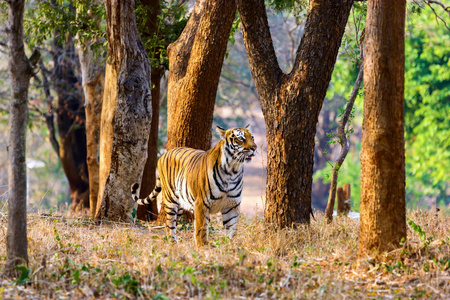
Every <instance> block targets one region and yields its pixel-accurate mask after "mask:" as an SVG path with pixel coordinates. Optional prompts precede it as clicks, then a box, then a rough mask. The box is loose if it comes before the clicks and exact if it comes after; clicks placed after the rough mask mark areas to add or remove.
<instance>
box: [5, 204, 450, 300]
mask: <svg viewBox="0 0 450 300" xmlns="http://www.w3.org/2000/svg"><path fill="white" fill-rule="evenodd" d="M409 218H410V219H411V220H412V221H413V222H414V223H415V224H417V225H418V226H419V227H420V228H419V227H416V228H415V229H413V228H412V227H411V226H409V227H408V243H407V244H406V245H404V247H403V248H401V249H398V250H396V251H392V252H391V253H387V254H385V255H382V256H379V257H372V258H360V259H358V258H357V248H358V232H359V222H358V221H357V220H354V219H350V218H345V217H341V218H337V219H335V221H334V222H333V224H332V225H327V224H326V222H324V218H323V215H319V216H316V219H317V221H313V222H312V224H311V226H309V227H306V226H305V227H301V228H298V229H296V230H294V229H290V230H283V231H274V230H271V229H268V228H266V227H265V226H264V223H263V221H262V220H261V219H259V218H253V219H244V218H241V220H240V222H239V229H238V233H237V236H236V237H235V239H233V240H232V241H229V240H228V239H227V238H225V237H223V235H222V231H221V229H220V228H219V226H216V224H217V222H216V223H214V224H213V228H214V230H213V233H212V235H211V240H212V242H213V243H214V244H215V245H216V246H217V247H215V248H205V249H201V250H196V249H195V247H194V243H193V237H192V234H193V232H192V229H190V228H189V225H188V224H184V228H183V229H182V230H179V237H180V242H179V243H178V244H172V243H170V242H168V241H167V240H166V239H165V238H164V237H163V234H164V230H162V229H154V228H152V227H151V226H148V225H147V224H146V225H130V224H116V223H109V224H102V225H94V224H92V223H91V222H90V221H89V220H87V219H69V218H64V217H60V218H59V217H55V216H53V217H42V216H39V215H30V216H29V226H28V235H29V238H28V239H29V257H30V264H29V269H24V272H23V273H22V275H23V276H22V278H21V279H19V280H18V281H16V283H13V281H11V280H9V279H7V278H5V277H4V276H3V275H0V276H2V277H0V298H3V299H10V298H17V299H19V298H20V299H27V298H28V299H46V298H49V299H50V298H51V299H53V298H59V299H86V298H94V297H98V298H104V299H105V298H107V299H110V298H111V299H112V298H141V299H167V298H169V299H188V298H202V299H203V298H205V299H219V298H221V299H247V298H251V299H257V298H259V299H269V298H280V299H299V298H304V299H343V298H346V299H360V298H362V299H366V298H370V299H380V298H383V299H385V298H388V299H390V298H393V299H405V298H433V299H448V298H450V256H449V253H450V237H449V232H450V217H449V216H448V215H444V214H443V213H442V212H441V213H439V214H435V213H433V212H422V211H415V212H411V213H410V214H409ZM0 226H1V227H0V231H1V232H2V233H1V235H0V244H1V245H4V244H5V234H6V217H5V216H3V217H2V221H1V222H0ZM186 227H187V228H186ZM420 230H422V232H423V233H422V234H421V235H419V232H420ZM5 256H6V252H5V248H4V247H1V248H0V258H1V264H0V272H1V274H3V270H4V262H5ZM28 271H29V274H28V275H27V272H28Z"/></svg>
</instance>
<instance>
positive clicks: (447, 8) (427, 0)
mask: <svg viewBox="0 0 450 300" xmlns="http://www.w3.org/2000/svg"><path fill="white" fill-rule="evenodd" d="M424 1H425V3H426V4H427V5H428V6H429V7H430V8H431V10H432V11H433V13H434V15H435V16H436V18H438V19H439V20H441V21H442V23H444V26H445V28H447V30H450V27H449V26H448V25H447V22H445V20H444V19H443V18H442V17H441V16H440V15H438V13H437V12H436V10H435V9H434V7H433V6H432V5H431V4H437V5H439V6H441V7H442V9H443V10H444V11H445V12H447V14H448V15H449V17H450V6H445V5H444V4H442V3H441V2H440V1H435V0H424Z"/></svg>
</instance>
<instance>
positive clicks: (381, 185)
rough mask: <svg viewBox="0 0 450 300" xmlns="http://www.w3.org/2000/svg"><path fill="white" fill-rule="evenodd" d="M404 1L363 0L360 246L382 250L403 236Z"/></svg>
mask: <svg viewBox="0 0 450 300" xmlns="http://www.w3.org/2000/svg"><path fill="white" fill-rule="evenodd" d="M404 35H405V1H404V0H403V1H389V0H380V1H368V7H367V25H366V46H365V58H364V120H363V131H362V149H361V232H360V243H359V252H360V254H363V253H365V252H366V251H371V250H375V251H376V252H383V251H389V250H392V249H394V248H396V247H398V246H399V245H400V242H401V239H403V238H406V217H405V152H404V151H405V150H404V95H403V93H404V63H405V44H404Z"/></svg>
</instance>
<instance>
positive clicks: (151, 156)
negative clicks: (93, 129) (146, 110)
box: [137, 68, 164, 221]
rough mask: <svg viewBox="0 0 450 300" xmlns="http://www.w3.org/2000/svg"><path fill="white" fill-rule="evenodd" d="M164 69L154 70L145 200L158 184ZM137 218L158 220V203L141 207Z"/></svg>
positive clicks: (144, 191)
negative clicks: (160, 101)
mask: <svg viewBox="0 0 450 300" xmlns="http://www.w3.org/2000/svg"><path fill="white" fill-rule="evenodd" d="M163 71H164V69H163V68H153V69H152V76H151V81H152V112H153V114H152V121H151V127H150V137H149V139H148V157H147V162H146V163H145V166H144V174H143V175H142V181H141V191H140V194H139V197H140V198H145V197H147V196H148V195H150V193H151V192H152V191H153V189H154V188H155V184H156V165H157V162H158V127H159V99H160V94H159V93H160V88H161V76H162V74H163ZM137 218H138V219H140V220H146V221H151V220H156V219H157V218H158V203H157V202H156V201H153V202H152V203H150V204H148V205H139V207H138V210H137Z"/></svg>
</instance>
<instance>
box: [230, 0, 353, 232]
mask: <svg viewBox="0 0 450 300" xmlns="http://www.w3.org/2000/svg"><path fill="white" fill-rule="evenodd" d="M237 3H238V10H239V14H240V17H241V21H242V32H243V36H244V42H245V46H246V48H247V53H248V56H249V62H250V67H251V70H252V75H253V79H254V80H255V85H256V88H257V91H258V95H259V98H260V101H261V108H262V110H263V114H264V119H265V123H266V128H267V144H268V146H267V158H268V163H267V186H266V205H265V214H264V216H265V221H266V222H267V223H273V224H274V225H276V226H277V227H281V228H282V227H289V226H292V225H293V224H296V223H309V222H310V214H311V186H312V175H313V164H314V160H313V156H314V136H315V132H316V124H317V121H318V117H319V112H320V109H321V108H322V103H323V100H324V98H325V94H326V91H327V88H328V84H329V82H330V79H331V73H332V71H333V68H334V64H335V62H336V57H337V53H338V50H339V46H340V44H341V39H342V36H343V34H344V30H345V25H346V23H347V19H348V15H349V13H350V9H351V6H352V3H353V0H340V1H326V0H315V1H314V0H313V1H311V2H310V8H309V13H308V17H307V20H306V25H305V33H304V36H303V38H302V41H301V43H300V46H299V48H298V50H297V56H296V59H295V62H294V67H293V70H292V71H291V72H290V73H289V74H283V72H282V71H281V69H280V67H279V66H278V62H277V58H276V56H275V51H274V48H273V43H272V39H271V36H270V31H269V25H268V22H267V15H266V10H265V6H264V1H263V0H237Z"/></svg>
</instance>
